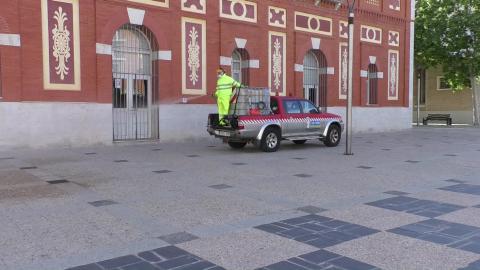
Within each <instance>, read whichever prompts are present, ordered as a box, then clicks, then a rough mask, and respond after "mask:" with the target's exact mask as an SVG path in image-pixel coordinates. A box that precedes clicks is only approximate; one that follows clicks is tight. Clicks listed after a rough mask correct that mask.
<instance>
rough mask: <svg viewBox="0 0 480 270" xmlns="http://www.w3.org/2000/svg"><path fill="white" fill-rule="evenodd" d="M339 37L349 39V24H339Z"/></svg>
mask: <svg viewBox="0 0 480 270" xmlns="http://www.w3.org/2000/svg"><path fill="white" fill-rule="evenodd" d="M338 35H339V36H340V37H341V38H348V22H346V21H340V22H338Z"/></svg>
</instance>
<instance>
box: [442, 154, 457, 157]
mask: <svg viewBox="0 0 480 270" xmlns="http://www.w3.org/2000/svg"><path fill="white" fill-rule="evenodd" d="M444 156H446V157H456V156H457V155H455V154H445V155H444Z"/></svg>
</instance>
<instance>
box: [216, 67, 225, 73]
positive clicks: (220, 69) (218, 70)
mask: <svg viewBox="0 0 480 270" xmlns="http://www.w3.org/2000/svg"><path fill="white" fill-rule="evenodd" d="M220 72H223V73H225V70H224V69H223V68H219V69H217V73H220Z"/></svg>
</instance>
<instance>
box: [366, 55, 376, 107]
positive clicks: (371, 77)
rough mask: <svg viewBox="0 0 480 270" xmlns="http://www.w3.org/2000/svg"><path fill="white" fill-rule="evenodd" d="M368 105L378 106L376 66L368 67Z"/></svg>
mask: <svg viewBox="0 0 480 270" xmlns="http://www.w3.org/2000/svg"><path fill="white" fill-rule="evenodd" d="M367 85H368V105H374V104H378V69H377V65H375V64H370V65H368V78H367Z"/></svg>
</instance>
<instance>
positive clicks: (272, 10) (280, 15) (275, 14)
mask: <svg viewBox="0 0 480 270" xmlns="http://www.w3.org/2000/svg"><path fill="white" fill-rule="evenodd" d="M268 25H270V26H275V27H281V28H286V27H287V10H286V9H284V8H279V7H272V6H269V7H268Z"/></svg>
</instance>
